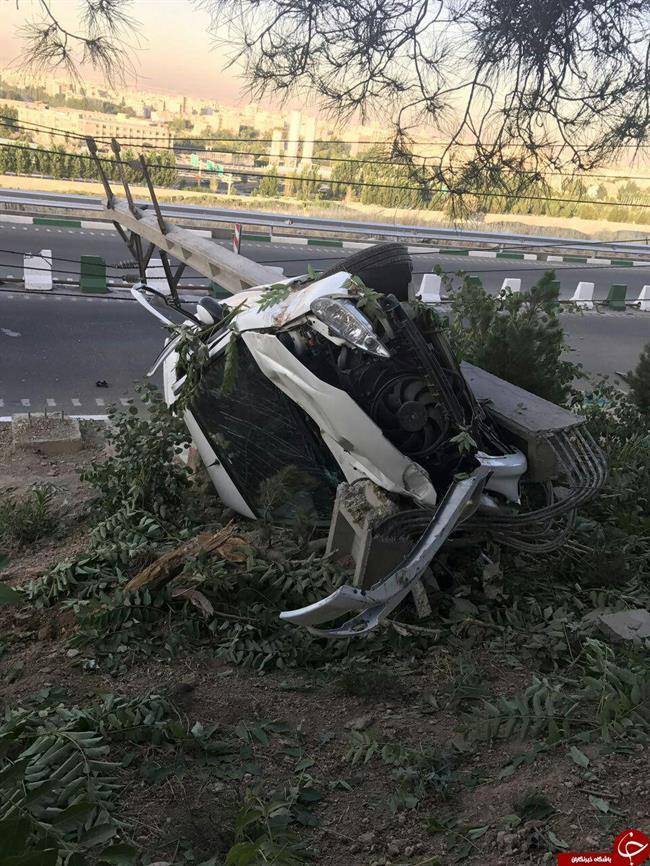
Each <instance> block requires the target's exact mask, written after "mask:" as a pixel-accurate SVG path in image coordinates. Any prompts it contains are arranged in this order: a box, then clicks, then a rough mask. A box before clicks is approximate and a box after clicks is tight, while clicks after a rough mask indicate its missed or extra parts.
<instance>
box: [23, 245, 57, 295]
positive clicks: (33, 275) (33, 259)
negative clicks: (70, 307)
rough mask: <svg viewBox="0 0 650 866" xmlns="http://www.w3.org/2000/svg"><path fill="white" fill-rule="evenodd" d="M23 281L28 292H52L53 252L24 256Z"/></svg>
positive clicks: (43, 251) (47, 251)
mask: <svg viewBox="0 0 650 866" xmlns="http://www.w3.org/2000/svg"><path fill="white" fill-rule="evenodd" d="M23 279H24V281H25V289H26V290H27V291H28V292H32V291H33V292H50V291H51V290H52V250H41V252H40V253H39V254H38V255H35V256H29V255H26V256H23Z"/></svg>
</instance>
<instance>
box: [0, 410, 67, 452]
mask: <svg viewBox="0 0 650 866" xmlns="http://www.w3.org/2000/svg"><path fill="white" fill-rule="evenodd" d="M11 435H12V440H13V447H14V449H16V450H18V449H22V450H26V451H40V453H41V454H45V455H47V456H49V457H52V456H56V455H60V454H75V453H76V452H77V451H81V449H82V448H83V443H82V440H81V429H80V427H79V421H77V419H76V418H69V417H68V416H65V415H63V414H62V413H61V414H60V415H59V414H57V415H46V414H43V413H40V412H25V413H18V414H16V415H14V416H13V417H12V419H11Z"/></svg>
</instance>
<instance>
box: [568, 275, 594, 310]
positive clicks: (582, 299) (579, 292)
mask: <svg viewBox="0 0 650 866" xmlns="http://www.w3.org/2000/svg"><path fill="white" fill-rule="evenodd" d="M571 300H572V301H573V303H574V304H575V305H576V306H578V307H580V308H581V309H582V310H593V308H594V284H593V283H589V282H585V281H584V280H581V281H580V282H579V283H578V285H577V286H576V290H575V292H574V293H573V295H572V296H571Z"/></svg>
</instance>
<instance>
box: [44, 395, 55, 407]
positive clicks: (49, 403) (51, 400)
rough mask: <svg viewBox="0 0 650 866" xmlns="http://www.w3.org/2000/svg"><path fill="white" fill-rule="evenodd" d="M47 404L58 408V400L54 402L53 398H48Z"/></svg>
mask: <svg viewBox="0 0 650 866" xmlns="http://www.w3.org/2000/svg"><path fill="white" fill-rule="evenodd" d="M45 402H46V403H47V405H48V406H56V400H53V399H52V398H51V397H48V398H47V400H46V401H45Z"/></svg>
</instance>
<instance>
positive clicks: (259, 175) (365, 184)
mask: <svg viewBox="0 0 650 866" xmlns="http://www.w3.org/2000/svg"><path fill="white" fill-rule="evenodd" d="M2 147H5V148H7V147H8V148H11V149H13V150H20V151H29V152H30V153H47V154H49V155H50V156H58V157H72V158H76V159H81V160H84V161H91V162H94V161H95V159H98V160H99V161H100V162H103V163H106V164H108V165H125V166H127V167H129V168H131V169H132V168H133V166H132V165H131V163H130V162H129V161H128V160H123V159H110V158H106V157H92V156H89V155H88V156H87V155H85V154H80V153H69V152H64V151H57V150H48V149H46V148H38V147H27V146H25V145H16V144H2V145H0V148H2ZM147 167H148V168H159V169H163V170H167V171H178V170H179V168H183V166H180V167H179V166H177V165H165V164H164V163H156V162H147ZM188 168H190V166H188ZM201 171H202V172H203V174H212V175H221V174H222V172H220V171H218V169H209V168H204V169H201ZM227 173H228V174H235V175H237V176H238V177H243V178H250V177H256V178H260V179H261V180H263V179H264V178H268V177H269V175H268V174H266V173H259V172H255V171H250V170H236V169H231V168H229V170H228V172H227ZM273 177H274V178H275V179H277V180H286V181H290V182H292V183H296V182H298V183H311V184H314V185H315V184H317V183H323V181H322V180H319V179H318V178H314V179H311V178H301V177H298V176H296V175H278V174H275V175H273ZM330 183H332V181H330ZM333 183H336V184H338V185H339V186H354V187H363V188H370V189H392V190H398V191H400V192H417V193H419V194H420V195H422V194H423V193H426V194H427V195H430V194H432V193H443V194H445V195H449V194H450V193H453V194H456V195H470V196H474V197H475V198H479V199H480V198H501V199H504V198H505V199H512V200H523V201H541V202H556V203H559V204H592V205H600V206H603V207H631V205H629V204H626V203H624V202H607V201H598V200H595V199H589V200H585V199H576V198H556V197H548V196H535V195H529V194H522V195H519V196H516V195H514V194H513V193H498V192H475V191H473V190H449V189H447V188H443V187H428V188H425V189H423V188H422V187H421V186H399V185H398V184H387V183H372V182H367V181H348V182H346V181H333ZM634 207H635V208H637V209H639V208H640V209H643V210H645V209H648V208H650V204H636V205H634Z"/></svg>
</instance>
